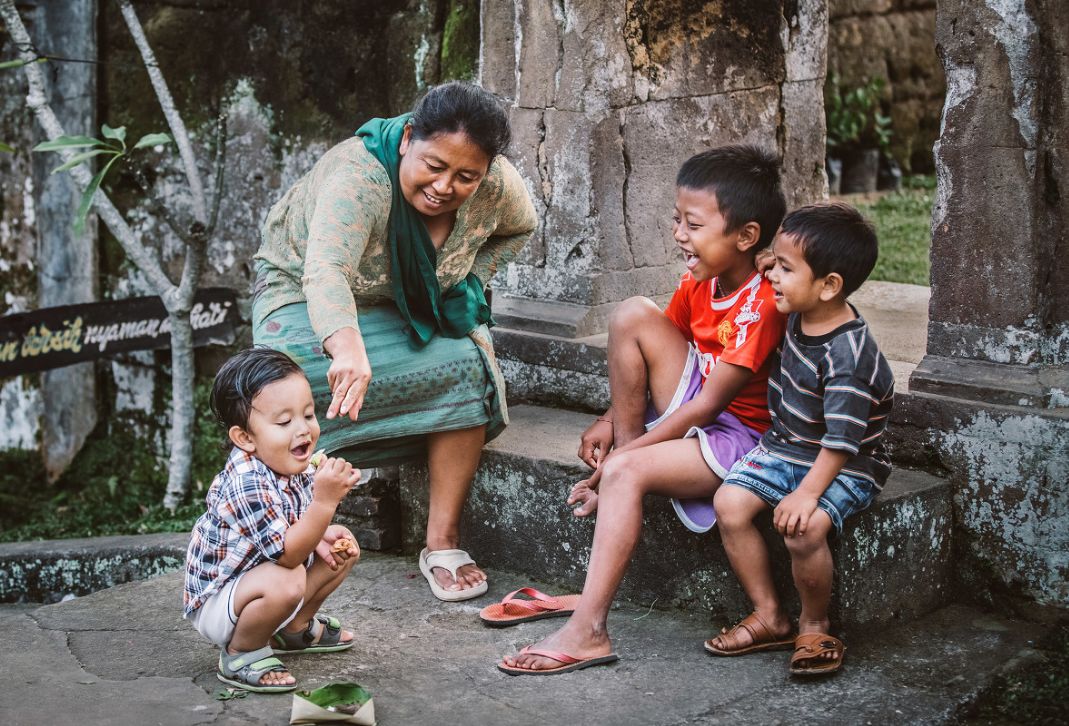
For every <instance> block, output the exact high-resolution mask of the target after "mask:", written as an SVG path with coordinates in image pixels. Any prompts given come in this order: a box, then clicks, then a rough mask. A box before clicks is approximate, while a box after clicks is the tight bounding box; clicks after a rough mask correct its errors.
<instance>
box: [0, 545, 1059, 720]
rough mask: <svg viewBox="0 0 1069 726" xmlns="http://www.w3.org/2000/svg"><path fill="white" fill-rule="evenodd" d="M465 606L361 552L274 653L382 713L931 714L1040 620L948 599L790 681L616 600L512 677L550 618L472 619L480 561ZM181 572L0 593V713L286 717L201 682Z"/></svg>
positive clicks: (495, 716)
mask: <svg viewBox="0 0 1069 726" xmlns="http://www.w3.org/2000/svg"><path fill="white" fill-rule="evenodd" d="M491 576H492V585H491V589H490V594H489V595H488V596H486V597H484V598H481V599H480V600H477V601H475V602H474V603H467V604H465V603H461V604H455V605H448V604H445V603H440V602H438V601H437V600H435V599H433V598H432V597H431V595H430V593H429V591H428V589H427V586H426V584H425V583H424V581H423V578H422V577H421V576H420V575H419V573H418V569H417V567H416V566H415V562H414V561H412V560H409V559H404V558H400V557H392V556H384V555H367V556H365V558H364V561H363V562H362V563H361V564H360V565H359V566H358V567H357V568H356V569H355V570H354V572H353V574H352V576H351V577H350V578H349V579H348V580H347V581H346V583H345V584H344V585H343V586H342V588H341V589H340V590H339V591H338V592H337V593H335V595H333V596H332V597H331V599H330V600H328V602H327V605H328V608H327V610H328V611H329V612H331V613H332V614H335V615H338V616H339V617H341V618H342V619H343V620H344V621H345V622H346V623H347V624H351V625H352V626H354V629H355V630H356V632H357V644H356V646H354V647H353V648H352V649H351V650H349V651H347V652H343V653H336V654H330V655H318V656H309V655H305V656H288V657H287V658H286V662H287V664H288V665H289V666H290V668H291V669H292V670H293V672H294V674H295V675H296V676H297V677H298V679H299V681H300V683H301V684H302V686H308V687H314V686H317V685H321V684H323V683H325V682H327V681H329V680H353V681H357V682H359V683H361V684H362V685H364V686H365V687H367V688H368V689H370V690H371V692H372V693H373V694H374V696H375V705H376V710H377V713H378V719H379V723H380V724H382V725H383V726H390V725H393V724H405V725H406V726H411V725H416V724H442V723H448V724H510V726H511V725H522V724H539V725H541V724H545V723H583V724H584V725H585V726H589V725H593V724H663V725H665V726H668V725H674V724H699V723H700V724H716V723H733V724H779V723H783V724H787V723H791V724H794V723H800V722H806V721H812V722H818V721H819V722H823V723H843V724H863V723H939V722H941V721H943V720H944V718H945V717H946V716H947V715H948V714H949V713H951V712H952V711H953V709H954V708H955V707H956V706H957V705H958V704H959V703H961V702H962V700H963V699H965V698H967V697H968V696H969V694H971V693H973V692H974V691H975V690H976V689H977V688H978V687H979V686H981V685H982V684H983V683H984V682H985V681H986V680H987V679H988V678H989V677H990V676H991V674H993V673H994V672H995V671H997V669H999V668H1000V667H1001V666H1002V665H1003V664H1004V663H1005V662H1006V661H1007V660H1008V659H1010V658H1012V657H1015V656H1018V655H1021V654H1022V653H1026V652H1027V651H1028V650H1029V643H1030V641H1031V640H1032V639H1034V638H1035V637H1037V635H1038V630H1037V628H1036V626H1033V625H1029V624H1025V623H1020V622H1013V621H1005V620H1001V619H998V618H995V617H992V616H990V615H986V614H982V613H979V612H977V611H974V610H970V609H967V608H964V607H957V606H955V607H950V608H947V609H944V610H942V611H939V612H937V613H935V614H934V615H932V616H931V617H929V618H927V619H925V620H924V621H921V622H917V623H914V624H910V625H903V626H897V627H895V628H892V629H889V630H885V631H882V632H880V633H878V634H874V635H873V636H872V637H869V638H864V639H860V638H857V639H854V640H853V641H851V642H849V643H848V647H849V650H848V653H847V664H846V667H845V668H844V670H843V672H842V673H840V674H839V675H838V676H837V677H835V678H832V679H830V680H824V681H821V682H816V683H813V682H807V683H798V682H794V681H792V680H791V679H790V678H789V677H788V676H787V672H786V667H787V666H786V658H787V654H786V653H767V654H760V655H753V656H747V657H743V658H732V659H724V658H713V657H710V656H708V655H706V654H705V653H704V651H703V650H702V648H701V642H702V640H703V639H704V638H706V637H708V636H709V634H710V633H711V632H712V630H713V624H711V623H709V622H705V621H704V618H700V617H696V616H695V617H691V616H688V615H686V614H684V613H679V612H663V611H649V610H648V609H647V608H644V607H639V606H630V605H625V606H621V607H620V608H619V609H618V610H616V611H614V612H613V613H612V615H611V617H610V629H611V632H612V634H613V635H614V637H615V639H616V647H617V651H618V652H619V654H620V657H621V660H620V661H619V662H618V663H617V664H615V665H612V666H608V667H605V666H601V667H597V668H592V669H589V670H586V671H581V672H578V673H572V674H566V675H562V676H553V677H541V678H531V677H522V678H513V677H509V676H505V675H503V674H501V673H500V672H498V671H497V669H496V668H495V667H494V664H495V662H496V661H497V660H498V658H499V656H500V655H501V654H503V653H505V652H509V651H512V650H514V649H516V648H518V647H519V646H522V645H524V644H526V643H528V642H530V641H532V640H533V639H537V638H538V637H540V635H542V634H544V633H547V632H549V631H550V630H552V629H553V628H554V627H555V626H556V624H558V623H560V622H562V621H558V620H546V621H541V622H536V623H529V624H526V625H520V626H518V627H514V628H507V629H500V630H497V629H491V628H486V627H484V626H483V625H482V624H481V623H480V622H479V621H478V619H477V617H476V613H477V612H478V610H479V608H480V607H481V606H482V605H484V604H486V603H489V602H491V601H492V599H494V598H498V597H500V596H502V595H504V594H505V593H506V592H508V591H509V590H511V589H514V588H515V587H519V586H521V585H522V584H524V583H521V582H517V581H516V580H515V579H513V578H510V577H509V576H508V575H506V574H503V573H491ZM180 587H181V580H180V574H179V573H173V574H169V575H164V576H162V577H158V578H156V579H153V580H149V581H146V582H140V583H131V584H127V585H120V586H118V587H114V588H111V589H109V590H104V591H101V592H98V593H95V594H93V595H89V596H87V597H84V598H79V599H77V600H72V601H69V602H65V603H57V604H55V605H47V606H40V607H38V606H25V605H9V606H3V607H0V634H2V638H3V642H4V648H3V649H2V652H3V654H2V655H0V673H3V682H4V685H3V687H2V688H0V722H3V723H4V724H7V725H8V726H15V725H21V724H57V723H66V722H68V721H69V722H73V723H78V724H81V725H83V726H90V725H93V724H109V725H110V724H220V725H222V724H227V725H232V726H239V725H246V724H250V725H251V724H279V725H282V724H286V723H288V720H289V708H290V702H291V697H290V696H289V695H284V696H278V695H275V696H257V695H250V696H249V697H247V698H244V699H240V700H237V699H236V700H231V701H226V702H220V701H217V700H215V699H214V698H213V693H214V692H215V691H216V690H217V689H218V688H219V687H220V686H221V684H220V683H219V682H218V681H217V680H216V679H215V676H214V667H215V661H216V657H217V651H215V650H214V649H212V648H211V647H210V646H209V645H208V644H206V643H205V642H204V641H202V640H201V639H200V637H199V636H198V635H197V634H196V633H195V632H194V631H193V630H192V628H190V627H189V626H188V624H186V623H185V622H183V621H182V620H181V616H180V601H181V597H180Z"/></svg>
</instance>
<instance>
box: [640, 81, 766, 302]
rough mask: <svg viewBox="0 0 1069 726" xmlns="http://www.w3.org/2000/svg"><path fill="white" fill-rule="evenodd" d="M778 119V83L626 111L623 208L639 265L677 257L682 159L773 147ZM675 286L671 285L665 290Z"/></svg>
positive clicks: (647, 265)
mask: <svg viewBox="0 0 1069 726" xmlns="http://www.w3.org/2000/svg"><path fill="white" fill-rule="evenodd" d="M778 120H779V89H778V88H777V87H776V86H765V87H762V88H758V89H756V90H750V91H739V92H736V93H724V94H718V95H712V96H697V97H691V98H674V99H671V100H667V101H651V102H649V103H644V104H639V105H637V106H633V107H631V108H629V109H627V110H626V112H625V117H624V149H625V151H624V153H625V155H626V157H627V159H628V166H629V170H630V173H629V174H628V180H627V188H626V190H625V193H624V209H625V215H626V220H627V238H628V241H629V244H630V245H631V254H632V256H633V258H634V260H635V266H636V267H638V268H642V267H657V266H662V265H665V264H667V263H669V262H674V261H675V259H677V257H678V252H677V251H676V244H675V241H674V240H673V239H672V229H671V211H672V207H673V205H674V203H675V178H676V174H677V173H678V171H679V167H680V166H681V165H682V163H683V162H684V161H686V160H687V158H689V157H690V156H692V155H693V154H696V153H697V152H699V151H704V150H705V149H708V148H711V147H714V146H720V145H723V144H732V143H755V144H760V145H762V146H765V147H768V148H769V149H772V150H774V151H775V150H776V147H777V135H776V127H777V124H778ZM674 288H675V284H674V283H673V285H672V287H670V288H668V289H666V290H665V291H664V292H671V291H672V290H673V289H674Z"/></svg>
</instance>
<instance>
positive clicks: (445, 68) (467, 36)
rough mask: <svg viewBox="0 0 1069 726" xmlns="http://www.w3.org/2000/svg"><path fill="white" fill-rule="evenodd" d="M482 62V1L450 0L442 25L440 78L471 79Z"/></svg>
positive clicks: (445, 79)
mask: <svg viewBox="0 0 1069 726" xmlns="http://www.w3.org/2000/svg"><path fill="white" fill-rule="evenodd" d="M478 64H479V3H478V2H477V0H451V1H450V2H449V7H448V12H447V13H446V16H445V24H444V26H443V28H442V52H441V64H440V68H441V76H442V77H441V80H443V81H449V80H471V79H473V78H475V73H476V71H477V69H478Z"/></svg>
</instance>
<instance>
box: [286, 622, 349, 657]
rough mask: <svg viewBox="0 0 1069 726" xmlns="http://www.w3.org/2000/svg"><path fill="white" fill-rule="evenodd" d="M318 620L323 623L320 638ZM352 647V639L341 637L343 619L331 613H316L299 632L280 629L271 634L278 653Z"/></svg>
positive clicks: (335, 650)
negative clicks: (317, 626)
mask: <svg viewBox="0 0 1069 726" xmlns="http://www.w3.org/2000/svg"><path fill="white" fill-rule="evenodd" d="M317 622H318V623H320V624H321V627H320V628H319V637H318V638H317V637H316V628H315V626H316V623H317ZM352 647H353V641H352V640H346V641H343V640H342V639H341V621H340V620H338V619H337V618H334V617H331V616H329V615H316V616H315V617H314V618H312V619H311V620H309V621H308V627H307V628H305V629H304V630H302V631H301V632H299V633H287V632H286V631H285V630H280V631H278V632H277V633H275V634H274V635H272V636H271V648H272V650H274V651H275V652H276V653H335V652H337V651H339V650H345V649H346V648H352Z"/></svg>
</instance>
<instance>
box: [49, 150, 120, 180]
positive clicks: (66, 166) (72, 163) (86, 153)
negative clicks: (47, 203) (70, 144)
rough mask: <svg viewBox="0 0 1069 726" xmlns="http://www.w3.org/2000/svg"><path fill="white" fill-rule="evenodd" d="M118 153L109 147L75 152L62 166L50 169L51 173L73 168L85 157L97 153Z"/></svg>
mask: <svg viewBox="0 0 1069 726" xmlns="http://www.w3.org/2000/svg"><path fill="white" fill-rule="evenodd" d="M118 153H119V152H118V151H112V150H111V149H93V150H92V151H83V152H82V153H80V154H75V155H74V156H72V157H71V158H70V159H68V160H67V162H66V163H65V164H63V165H62V166H57V167H56V168H55V169H53V170H52V173H53V174H58V173H59V172H61V171H67V169H73V168H74V167H76V166H78V165H79V164H81V163H82V162H83V161H85V160H86V159H92V158H93V157H94V156H97V155H99V154H118Z"/></svg>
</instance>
